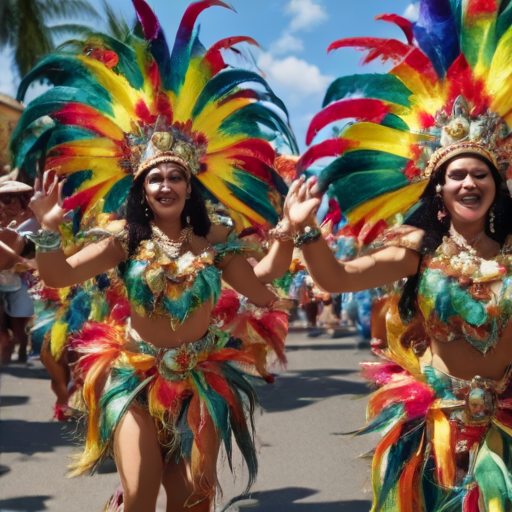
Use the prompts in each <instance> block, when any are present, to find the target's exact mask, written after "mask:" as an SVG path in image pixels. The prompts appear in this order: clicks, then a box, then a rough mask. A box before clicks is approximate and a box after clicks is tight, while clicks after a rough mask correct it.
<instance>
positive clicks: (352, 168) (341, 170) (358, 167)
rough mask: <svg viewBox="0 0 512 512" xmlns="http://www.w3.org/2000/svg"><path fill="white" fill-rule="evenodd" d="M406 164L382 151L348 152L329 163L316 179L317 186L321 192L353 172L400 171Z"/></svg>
mask: <svg viewBox="0 0 512 512" xmlns="http://www.w3.org/2000/svg"><path fill="white" fill-rule="evenodd" d="M407 162H408V160H407V159H406V158H403V157H400V156H396V155H392V154H390V153H384V152H383V151H372V150H361V151H348V152H347V153H345V154H343V156H341V157H340V158H337V159H336V160H334V161H333V162H332V163H330V164H329V165H328V166H327V167H326V168H325V169H324V170H323V171H322V172H321V174H320V176H319V178H318V185H319V187H320V188H321V189H322V190H325V189H326V188H327V187H328V186H329V184H330V183H332V182H333V181H335V180H340V179H343V178H345V177H346V176H347V175H349V174H352V173H354V172H367V171H380V170H384V169H389V170H391V171H401V170H402V169H403V168H404V167H405V165H407ZM404 183H405V182H404Z"/></svg>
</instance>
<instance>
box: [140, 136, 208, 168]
mask: <svg viewBox="0 0 512 512" xmlns="http://www.w3.org/2000/svg"><path fill="white" fill-rule="evenodd" d="M202 154H203V151H201V148H200V147H199V146H197V145H196V144H194V142H192V141H188V140H186V139H184V138H183V137H179V136H177V134H176V133H173V132H172V131H155V132H154V133H153V135H152V136H151V138H150V140H149V142H148V143H147V146H146V148H145V150H144V152H143V154H142V156H141V158H140V163H139V164H138V166H137V170H136V171H135V173H134V178H137V177H138V176H140V175H141V174H142V173H143V172H144V171H147V170H149V169H152V168H153V167H156V166H157V165H158V164H161V163H166V162H174V163H177V164H179V165H181V166H182V167H183V168H184V169H185V170H186V171H187V173H188V178H190V176H191V175H196V174H199V172H200V171H201V163H200V158H201V156H202Z"/></svg>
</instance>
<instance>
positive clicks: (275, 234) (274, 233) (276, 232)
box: [269, 220, 293, 242]
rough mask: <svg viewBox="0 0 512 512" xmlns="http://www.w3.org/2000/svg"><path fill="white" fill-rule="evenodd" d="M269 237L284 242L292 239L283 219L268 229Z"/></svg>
mask: <svg viewBox="0 0 512 512" xmlns="http://www.w3.org/2000/svg"><path fill="white" fill-rule="evenodd" d="M269 235H270V238H273V239H274V240H278V241H280V242H286V241H288V240H293V235H292V234H291V233H290V232H289V230H288V229H287V228H286V227H285V226H284V224H283V220H280V221H279V222H278V223H277V224H276V227H275V228H274V229H271V230H270V231H269Z"/></svg>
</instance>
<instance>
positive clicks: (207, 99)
mask: <svg viewBox="0 0 512 512" xmlns="http://www.w3.org/2000/svg"><path fill="white" fill-rule="evenodd" d="M247 82H253V83H259V84H261V85H262V86H263V87H265V89H266V91H267V93H268V95H269V97H270V100H271V102H272V103H274V104H275V105H277V106H278V107H279V108H280V109H281V110H282V111H283V112H284V113H285V114H286V115H288V111H287V110H286V107H285V105H284V103H283V102H282V101H281V100H280V99H279V98H278V97H277V96H276V95H275V94H274V93H273V92H272V89H271V88H270V87H269V85H268V83H267V82H266V80H265V79H264V78H263V77H262V76H261V75H259V74H258V73H254V72H253V71H248V70H245V69H228V70H226V71H222V72H221V73H219V74H218V75H216V76H214V77H213V78H212V79H211V80H210V81H209V82H208V83H207V84H206V85H205V87H204V89H203V90H202V91H201V94H200V95H199V98H198V99H197V101H196V104H195V105H194V109H193V111H192V118H195V117H197V116H198V115H199V114H200V113H201V112H202V111H203V109H204V107H206V105H208V104H209V103H212V102H214V101H218V100H220V99H221V98H224V100H227V101H229V97H228V98H226V95H227V94H229V93H231V92H232V91H233V89H234V88H236V91H235V92H237V91H238V90H239V89H238V86H239V85H240V84H243V83H247Z"/></svg>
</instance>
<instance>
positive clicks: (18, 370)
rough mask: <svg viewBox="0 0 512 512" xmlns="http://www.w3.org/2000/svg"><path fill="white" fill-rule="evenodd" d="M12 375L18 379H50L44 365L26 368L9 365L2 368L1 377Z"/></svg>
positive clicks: (0, 367)
mask: <svg viewBox="0 0 512 512" xmlns="http://www.w3.org/2000/svg"><path fill="white" fill-rule="evenodd" d="M3 373H5V374H6V375H12V376H13V377H17V378H18V379H47V380H49V379H50V376H49V375H48V372H47V371H46V368H45V367H44V366H42V365H38V366H25V365H19V366H18V365H9V366H5V365H2V366H0V375H1V374H3Z"/></svg>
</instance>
